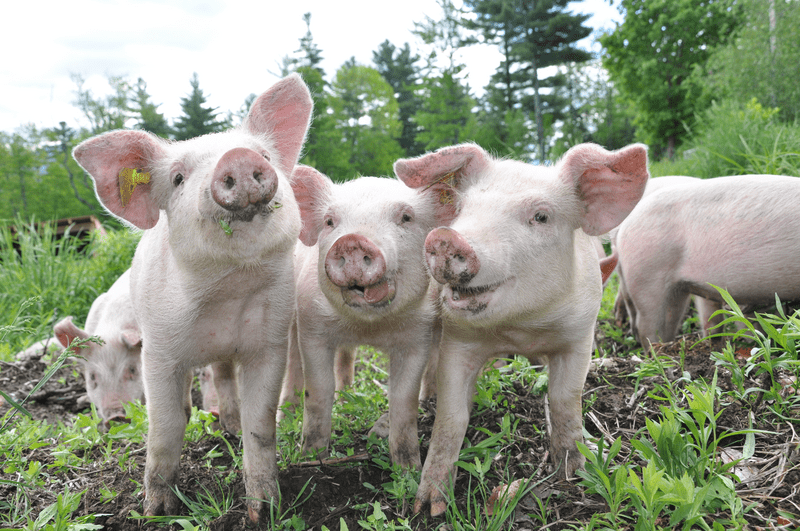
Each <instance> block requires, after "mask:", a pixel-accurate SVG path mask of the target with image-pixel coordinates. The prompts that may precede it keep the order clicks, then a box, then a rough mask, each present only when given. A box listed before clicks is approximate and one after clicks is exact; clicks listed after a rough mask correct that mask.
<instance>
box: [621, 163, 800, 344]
mask: <svg viewBox="0 0 800 531" xmlns="http://www.w3.org/2000/svg"><path fill="white" fill-rule="evenodd" d="M798 205H800V179H798V178H797V177H785V176H778V175H741V176H734V177H717V178H715V179H707V180H693V181H690V182H688V183H684V184H679V185H676V186H670V187H668V188H665V189H663V190H659V191H658V192H656V193H653V194H651V195H648V196H647V197H645V198H644V199H643V200H642V201H641V203H639V205H638V206H637V207H636V209H635V210H634V211H633V213H632V214H631V215H630V216H629V217H628V219H626V220H625V222H624V223H623V224H622V225H621V226H620V228H619V231H618V233H617V248H618V249H619V267H620V268H621V270H622V271H623V274H624V279H625V286H626V290H627V294H628V298H629V300H630V304H631V305H632V309H633V311H632V312H631V319H632V323H633V324H632V327H633V330H634V332H635V334H636V336H637V337H638V339H639V340H640V341H641V342H642V344H644V345H645V346H647V345H648V344H650V343H653V342H658V341H670V340H672V339H674V338H675V336H676V334H677V333H678V330H679V328H680V324H681V321H682V320H683V317H684V315H685V312H686V308H687V306H688V304H689V298H690V297H691V296H692V295H695V296H699V297H702V298H703V299H705V300H706V301H708V302H707V303H705V304H707V305H708V306H710V308H706V309H702V307H701V311H700V314H701V319H703V320H704V321H706V320H707V318H708V314H709V313H710V312H711V311H712V310H713V307H714V305H716V307H719V306H720V305H721V304H722V302H723V300H722V298H721V297H720V295H719V292H718V291H717V290H716V289H715V288H714V287H712V284H713V285H714V286H718V287H721V288H724V289H725V290H727V291H728V293H730V295H731V296H732V297H733V298H734V300H735V301H736V302H737V303H738V304H739V305H740V306H742V307H743V308H754V307H758V306H766V305H769V304H772V303H774V302H775V295H776V294H777V295H778V296H779V297H780V298H781V299H783V300H794V299H799V298H800V231H798V229H797V227H799V226H800V208H798Z"/></svg>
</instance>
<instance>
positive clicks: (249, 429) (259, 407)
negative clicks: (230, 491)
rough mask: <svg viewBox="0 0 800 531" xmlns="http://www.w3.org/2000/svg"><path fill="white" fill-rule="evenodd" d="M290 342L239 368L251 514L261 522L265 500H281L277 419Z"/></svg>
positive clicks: (248, 503)
mask: <svg viewBox="0 0 800 531" xmlns="http://www.w3.org/2000/svg"><path fill="white" fill-rule="evenodd" d="M286 350H287V344H286V343H285V342H284V343H283V344H281V345H279V346H272V347H271V348H269V349H268V353H266V354H261V355H257V356H256V357H254V358H253V359H251V360H248V361H247V363H242V365H241V366H240V368H239V388H240V391H241V399H242V404H244V407H243V408H242V411H241V415H242V417H241V418H242V442H243V445H244V452H243V457H244V482H245V493H246V494H247V497H248V498H249V499H248V500H246V503H247V514H248V516H249V517H250V520H251V521H252V522H253V523H257V522H258V521H259V520H260V519H261V517H262V516H263V515H264V514H265V510H264V506H263V503H262V500H264V501H266V502H267V503H273V501H274V502H275V503H277V500H278V494H279V493H278V464H277V457H276V453H275V452H276V440H275V430H276V427H275V420H276V413H277V411H278V400H279V397H280V393H281V381H282V380H283V374H284V369H285V367H286Z"/></svg>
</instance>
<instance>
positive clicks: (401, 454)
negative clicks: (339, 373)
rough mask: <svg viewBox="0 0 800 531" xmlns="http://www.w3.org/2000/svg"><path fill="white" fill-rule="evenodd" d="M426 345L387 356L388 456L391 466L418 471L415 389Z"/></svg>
mask: <svg viewBox="0 0 800 531" xmlns="http://www.w3.org/2000/svg"><path fill="white" fill-rule="evenodd" d="M429 348H430V346H429V344H428V343H427V342H425V341H421V342H420V343H419V345H418V346H417V348H415V349H409V350H407V351H405V352H394V353H392V355H390V356H389V452H390V454H391V456H392V462H393V463H394V464H396V465H400V466H404V467H413V468H415V469H419V468H420V466H422V463H421V461H420V457H419V437H418V435H417V412H418V410H419V388H420V381H421V380H422V374H423V372H424V371H425V366H426V364H427V358H428V355H429Z"/></svg>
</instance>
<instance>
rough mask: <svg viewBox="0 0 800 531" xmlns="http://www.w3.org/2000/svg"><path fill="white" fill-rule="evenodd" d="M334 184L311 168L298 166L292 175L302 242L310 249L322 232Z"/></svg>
mask: <svg viewBox="0 0 800 531" xmlns="http://www.w3.org/2000/svg"><path fill="white" fill-rule="evenodd" d="M332 186H333V183H332V182H331V180H330V179H329V178H328V177H327V176H325V175H324V174H322V173H320V172H318V171H317V170H315V169H314V168H311V167H310V166H303V165H297V166H295V168H294V172H293V173H292V190H293V191H294V197H295V199H296V200H297V206H299V207H300V217H301V218H302V219H303V228H302V229H301V230H300V241H301V242H303V243H304V244H305V245H308V246H309V247H310V246H312V245H314V244H316V243H317V237H318V236H319V231H320V230H322V216H323V215H324V214H325V212H324V208H325V204H326V203H327V202H328V198H329V196H330V193H331V187H332Z"/></svg>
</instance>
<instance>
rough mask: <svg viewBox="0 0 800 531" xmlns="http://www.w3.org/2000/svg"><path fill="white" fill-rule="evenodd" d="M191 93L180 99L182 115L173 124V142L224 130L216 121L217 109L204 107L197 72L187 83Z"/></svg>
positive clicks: (220, 123) (203, 96)
mask: <svg viewBox="0 0 800 531" xmlns="http://www.w3.org/2000/svg"><path fill="white" fill-rule="evenodd" d="M189 83H190V84H191V86H192V92H191V93H190V94H189V96H188V97H185V98H181V109H182V110H183V115H181V116H179V117H178V118H177V119H176V120H175V123H174V129H175V140H188V139H190V138H194V137H196V136H201V135H207V134H209V133H216V132H219V131H221V130H222V129H224V127H225V124H224V123H223V122H220V121H219V120H217V114H218V113H217V112H216V111H217V109H216V108H211V107H204V104H205V103H206V97H205V95H204V94H203V91H202V90H201V89H200V80H199V79H198V77H197V72H195V73H194V74H193V75H192V79H191V81H190V82H189Z"/></svg>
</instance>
